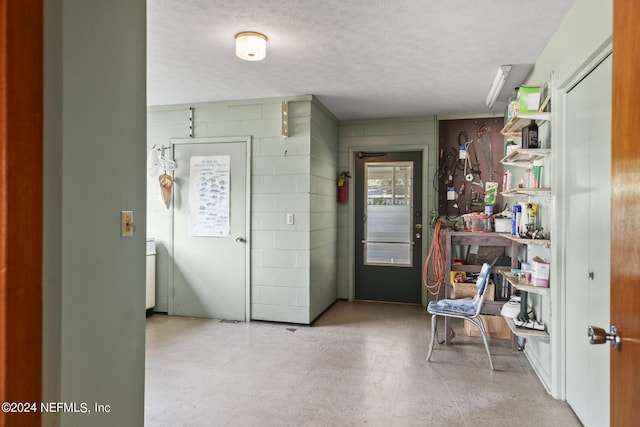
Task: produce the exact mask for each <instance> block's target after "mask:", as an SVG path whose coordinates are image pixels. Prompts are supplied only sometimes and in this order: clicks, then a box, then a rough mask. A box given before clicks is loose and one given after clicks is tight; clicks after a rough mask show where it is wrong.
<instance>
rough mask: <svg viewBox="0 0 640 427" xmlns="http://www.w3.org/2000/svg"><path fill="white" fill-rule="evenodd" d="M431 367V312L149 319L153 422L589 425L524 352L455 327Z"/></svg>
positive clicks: (391, 308) (356, 309)
mask: <svg viewBox="0 0 640 427" xmlns="http://www.w3.org/2000/svg"><path fill="white" fill-rule="evenodd" d="M455 328H456V333H457V336H456V338H455V339H454V343H455V345H452V346H449V347H445V346H443V345H436V348H435V350H434V354H433V356H432V359H431V360H432V361H431V362H426V361H425V355H426V349H427V344H428V338H429V335H430V332H429V320H428V317H427V314H426V312H425V311H424V309H423V308H422V307H419V306H413V305H399V304H379V303H366V302H356V303H349V302H346V301H338V302H337V303H336V304H335V305H333V306H332V307H331V308H330V309H329V310H328V311H327V312H326V313H324V314H323V315H322V316H321V317H320V318H319V319H318V320H317V321H316V322H315V323H314V325H313V326H311V327H308V326H300V325H289V324H281V323H265V322H250V323H225V322H221V321H219V320H208V319H194V318H186V317H171V316H166V315H159V314H155V315H153V316H151V317H150V318H149V319H148V320H147V356H146V392H145V394H146V397H145V399H146V404H145V426H147V427H156V426H172V427H175V426H385V427H386V426H448V427H449V426H450V427H453V426H473V427H481V426H492V427H496V426H519V427H522V426H545V427H552V426H562V427H567V426H579V425H580V422H579V421H578V420H577V418H576V417H575V415H574V414H573V412H572V411H571V409H570V408H569V406H568V405H567V404H566V403H565V402H561V401H558V400H555V399H553V398H552V397H551V396H549V395H548V394H547V392H546V391H545V390H544V388H543V386H542V384H541V383H540V381H539V380H538V378H537V377H536V374H535V373H534V372H533V370H532V369H531V367H530V365H529V363H528V361H527V360H526V358H525V357H524V355H523V354H522V353H519V352H514V351H512V350H511V347H510V345H509V341H508V340H491V342H490V345H491V349H492V353H493V360H494V364H495V367H496V371H493V372H492V371H491V370H490V369H489V364H488V361H487V356H486V353H485V351H484V346H483V345H482V342H481V339H480V338H467V337H466V336H465V334H464V330H463V329H462V325H461V324H456V325H455Z"/></svg>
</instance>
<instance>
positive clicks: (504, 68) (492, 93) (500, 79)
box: [485, 65, 511, 108]
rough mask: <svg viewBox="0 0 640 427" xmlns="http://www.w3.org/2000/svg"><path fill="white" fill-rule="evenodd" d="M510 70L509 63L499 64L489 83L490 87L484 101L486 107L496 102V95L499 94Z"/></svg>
mask: <svg viewBox="0 0 640 427" xmlns="http://www.w3.org/2000/svg"><path fill="white" fill-rule="evenodd" d="M510 72H511V65H501V66H500V67H498V72H497V73H496V77H495V78H494V79H493V83H491V88H490V89H489V94H488V95H487V100H486V101H485V102H486V104H487V107H489V108H491V107H492V106H493V104H494V103H495V102H496V99H498V95H500V92H501V91H502V88H503V87H504V84H505V83H506V82H507V77H509V73H510Z"/></svg>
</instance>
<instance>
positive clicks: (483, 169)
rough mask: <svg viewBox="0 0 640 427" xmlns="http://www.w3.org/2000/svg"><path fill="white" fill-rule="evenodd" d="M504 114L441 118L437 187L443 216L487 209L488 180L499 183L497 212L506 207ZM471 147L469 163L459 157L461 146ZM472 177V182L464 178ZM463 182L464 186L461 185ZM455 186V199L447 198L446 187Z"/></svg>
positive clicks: (450, 216)
mask: <svg viewBox="0 0 640 427" xmlns="http://www.w3.org/2000/svg"><path fill="white" fill-rule="evenodd" d="M503 123H504V120H503V119H502V118H501V117H490V118H480V119H461V120H441V121H440V122H439V158H438V171H437V173H436V174H435V176H434V178H433V179H434V187H437V189H438V212H439V215H440V216H447V217H449V218H453V217H457V216H458V215H462V214H465V213H469V212H483V211H484V186H485V183H486V182H487V181H493V182H497V183H498V197H497V201H496V205H495V206H494V212H500V211H501V210H502V209H504V203H503V200H502V196H501V195H500V192H501V191H502V174H503V168H502V164H501V163H500V160H501V159H502V158H503V157H504V152H505V138H504V136H503V135H502V134H501V133H500V130H501V129H502V128H503ZM461 145H463V146H466V147H467V148H468V150H466V151H467V157H468V162H467V164H466V172H465V161H464V160H460V159H459V148H460V146H461ZM465 173H466V174H467V175H470V176H473V180H472V181H468V180H467V179H466V178H465ZM463 183H464V188H463V189H462V190H461V188H462V184H463ZM448 187H454V188H455V193H456V200H455V201H447V188H448Z"/></svg>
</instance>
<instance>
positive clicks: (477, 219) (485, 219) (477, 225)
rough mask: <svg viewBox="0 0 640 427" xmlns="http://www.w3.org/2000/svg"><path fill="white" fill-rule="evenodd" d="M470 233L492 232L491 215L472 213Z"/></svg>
mask: <svg viewBox="0 0 640 427" xmlns="http://www.w3.org/2000/svg"><path fill="white" fill-rule="evenodd" d="M471 231H475V232H489V231H492V227H491V215H489V214H486V213H474V214H473V215H472V216H471Z"/></svg>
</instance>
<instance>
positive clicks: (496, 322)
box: [464, 315, 511, 340]
mask: <svg viewBox="0 0 640 427" xmlns="http://www.w3.org/2000/svg"><path fill="white" fill-rule="evenodd" d="M482 320H483V321H484V327H485V328H486V330H487V336H488V337H489V338H496V339H500V340H508V339H510V338H511V329H509V325H507V322H506V321H505V320H504V319H503V318H502V316H485V315H482ZM464 331H465V332H466V333H467V335H468V336H470V337H479V336H481V335H480V331H479V330H478V328H476V327H475V326H474V325H473V324H472V323H471V322H469V321H468V320H465V321H464Z"/></svg>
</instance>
